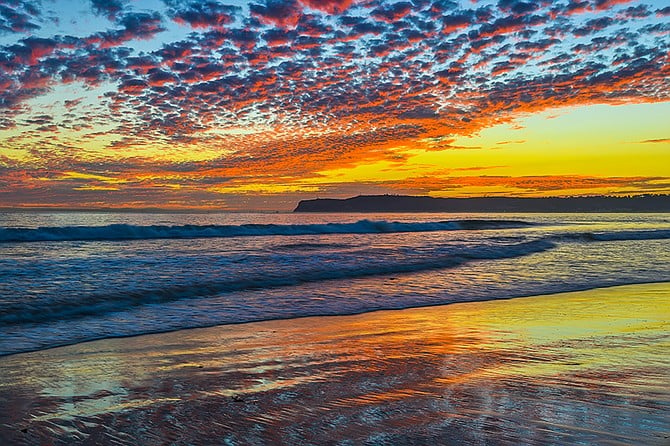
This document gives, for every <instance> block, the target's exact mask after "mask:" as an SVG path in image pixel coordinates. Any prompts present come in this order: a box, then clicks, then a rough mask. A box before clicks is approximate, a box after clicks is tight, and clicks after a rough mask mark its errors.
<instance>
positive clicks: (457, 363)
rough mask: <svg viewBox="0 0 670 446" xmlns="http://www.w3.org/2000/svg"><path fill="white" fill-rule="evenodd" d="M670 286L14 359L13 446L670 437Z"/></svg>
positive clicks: (655, 440) (2, 419)
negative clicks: (17, 445)
mask: <svg viewBox="0 0 670 446" xmlns="http://www.w3.org/2000/svg"><path fill="white" fill-rule="evenodd" d="M669 328H670V284H667V283H666V284H649V285H636V286H625V287H616V288H609V289H600V290H593V291H587V292H580V293H570V294H561V295H554V296H542V297H534V298H523V299H514V300H508V301H497V302H481V303H467V304H455V305H448V306H442V307H430V308H419V309H411V310H402V311H383V312H375V313H368V314H363V315H358V316H345V317H321V318H305V319H298V320H287V321H271V322H263V323H254V324H244V325H237V326H222V327H213V328H207V329H197V330H188V331H180V332H174V333H167V334H160V335H149V336H141V337H136V338H125V339H112V340H105V341H96V342H91V343H86V344H79V345H74V346H69V347H63V348H57V349H52V350H46V351H42V352H35V353H28V354H21V355H14V356H9V357H5V358H0V375H1V376H2V377H3V379H2V382H0V407H1V408H2V409H1V410H0V439H3V440H4V442H3V444H40V443H43V444H52V443H53V444H71V443H73V442H82V443H86V444H99V443H109V444H143V445H154V444H166V443H168V444H193V443H195V444H212V443H215V444H268V443H283V444H324V443H326V444H360V443H369V444H408V443H409V444H426V443H427V444H520V443H523V444H548V443H549V444H550V443H560V444H576V443H580V442H581V443H584V444H592V443H599V444H667V443H668V442H669V441H670V421H668V420H669V419H670V417H669V415H670V390H669V389H670V378H669V377H670V358H669V356H668V354H667V353H668V351H669V350H668V347H669V346H670V334H669V332H670V330H669Z"/></svg>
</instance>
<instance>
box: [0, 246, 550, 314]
mask: <svg viewBox="0 0 670 446" xmlns="http://www.w3.org/2000/svg"><path fill="white" fill-rule="evenodd" d="M554 246H555V245H554V244H553V243H552V242H550V241H548V240H535V241H529V242H523V243H518V244H514V245H479V246H474V247H463V248H460V249H459V248H455V249H453V250H452V251H451V252H445V253H443V254H440V255H434V256H428V257H424V256H417V257H415V258H412V259H403V260H401V261H397V260H396V261H393V260H388V259H387V260H384V259H381V260H375V259H370V261H369V262H368V263H367V264H365V265H359V264H355V265H342V266H334V267H333V265H332V264H330V263H324V264H318V263H317V264H315V265H314V266H313V267H311V268H308V269H303V270H296V271H294V272H292V273H286V271H277V272H274V273H273V272H248V273H246V274H245V275H244V277H233V278H228V279H225V280H218V281H217V280H213V281H207V282H199V283H191V284H184V285H174V286H168V287H165V288H160V289H142V290H136V291H124V292H114V293H105V294H96V295H87V296H81V297H78V298H77V299H76V301H72V300H67V301H60V302H53V304H50V305H48V306H46V307H45V306H43V305H34V304H32V303H30V301H27V302H23V303H20V304H13V305H6V306H3V307H2V310H3V311H0V325H12V324H26V323H27V324H30V323H40V322H47V321H51V320H63V319H74V318H79V317H85V316H92V315H95V316H99V315H101V314H104V313H111V312H116V311H121V310H125V309H128V308H131V307H135V306H139V305H146V304H156V303H163V302H171V301H176V300H181V299H189V298H198V297H206V296H213V295H217V294H223V293H230V292H236V291H246V290H261V289H267V288H277V287H283V286H292V285H299V284H302V283H309V282H319V281H324V280H334V279H354V278H361V277H368V276H377V275H386V274H399V273H410V272H419V271H426V270H433V269H441V268H450V267H455V266H458V265H462V264H464V263H466V262H469V261H473V260H487V259H503V258H514V257H522V256H526V255H529V254H532V253H537V252H542V251H546V250H549V249H551V248H553V247H554Z"/></svg>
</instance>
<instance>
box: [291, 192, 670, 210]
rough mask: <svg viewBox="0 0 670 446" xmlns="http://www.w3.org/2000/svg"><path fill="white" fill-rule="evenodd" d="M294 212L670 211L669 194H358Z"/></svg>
mask: <svg viewBox="0 0 670 446" xmlns="http://www.w3.org/2000/svg"><path fill="white" fill-rule="evenodd" d="M294 212H670V195H640V196H635V197H611V196H596V197H568V198H558V197H548V198H510V197H480V198H433V197H420V196H419V197H415V196H405V195H359V196H357V197H352V198H346V199H334V198H317V199H314V200H302V201H301V202H300V203H298V206H297V207H296V208H295V210H294Z"/></svg>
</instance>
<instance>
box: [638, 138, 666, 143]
mask: <svg viewBox="0 0 670 446" xmlns="http://www.w3.org/2000/svg"><path fill="white" fill-rule="evenodd" d="M640 142H641V143H643V144H668V143H670V138H659V139H645V140H644V141H640Z"/></svg>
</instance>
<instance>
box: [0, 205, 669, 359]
mask: <svg viewBox="0 0 670 446" xmlns="http://www.w3.org/2000/svg"><path fill="white" fill-rule="evenodd" d="M668 239H670V215H669V214H353V215H351V214H346V215H345V214H302V213H299V214H298V213H274V214H273V213H139V212H137V213H124V212H5V213H3V214H0V355H7V354H12V353H18V352H25V351H33V350H41V349H46V348H50V347H54V346H59V345H66V344H73V343H78V342H82V341H87V340H93V339H102V338H109V337H120V336H131V335H139V334H145V333H156V332H164V331H173V330H179V329H186V328H195V327H204V326H212V325H219V324H235V323H243V322H250V321H261V320H270V319H288V318H296V317H302V316H314V315H345V314H355V313H361V312H367V311H373V310H380V309H399V308H408V307H417V306H428V305H441V304H448V303H453V302H467V301H476V300H493V299H506V298H513V297H521V296H531V295H541V294H550V293H559V292H565V291H576V290H586V289H591V288H598V287H607V286H614V285H623V284H634V283H646V282H660V281H668V280H670V248H669V245H668Z"/></svg>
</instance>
